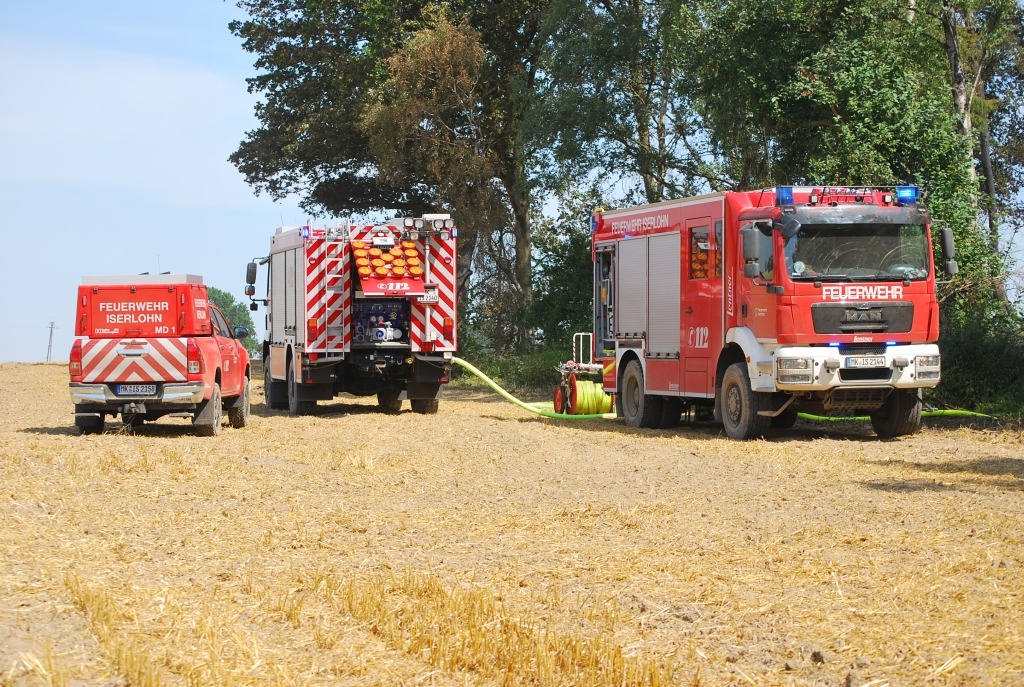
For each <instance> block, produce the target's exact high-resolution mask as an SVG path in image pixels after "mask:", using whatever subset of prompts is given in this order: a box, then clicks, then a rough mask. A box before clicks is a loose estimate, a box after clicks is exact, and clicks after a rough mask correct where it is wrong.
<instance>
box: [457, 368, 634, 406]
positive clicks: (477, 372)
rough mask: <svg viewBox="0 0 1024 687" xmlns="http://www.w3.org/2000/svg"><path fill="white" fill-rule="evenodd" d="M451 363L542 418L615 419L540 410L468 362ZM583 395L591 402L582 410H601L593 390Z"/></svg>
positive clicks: (597, 389)
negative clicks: (503, 387) (506, 389)
mask: <svg viewBox="0 0 1024 687" xmlns="http://www.w3.org/2000/svg"><path fill="white" fill-rule="evenodd" d="M452 362H453V363H455V364H456V365H458V366H460V367H462V368H465V369H466V370H468V371H469V372H472V373H473V374H475V375H476V376H477V377H479V378H480V379H482V380H484V382H486V383H487V385H488V386H489V387H491V388H492V389H494V390H495V391H497V392H498V393H499V394H500V395H501V396H502V397H503V398H505V400H507V401H510V402H511V403H514V404H516V405H517V406H519V407H520V408H522V409H523V410H526V411H529V412H531V413H536V414H537V415H541V416H543V417H550V418H555V419H559V420H562V419H565V420H597V419H606V420H610V419H614V418H615V417H616V415H615V413H611V412H607V411H604V412H591V413H587V414H585V415H568V414H566V413H555V412H552V411H550V410H544V409H542V408H538V407H537V405H539V404H530V403H524V402H523V401H520V400H519V399H518V398H516V397H515V396H513V395H512V394H510V393H509V392H507V391H505V390H504V389H502V388H501V387H500V386H498V385H497V383H495V381H494V380H493V379H491V378H490V377H488V376H487V375H485V374H484V373H483V372H481V371H480V370H478V369H477V368H476V367H475V366H473V364H472V363H469V362H467V361H465V360H463V359H462V358H459V357H455V358H452ZM587 384H590V385H592V386H594V387H595V390H596V391H600V392H601V394H602V395H605V394H604V391H602V390H601V389H599V388H597V385H596V384H594V383H593V382H587ZM583 393H585V394H586V395H587V398H588V399H593V400H588V401H587V403H588V405H586V406H584V409H589V410H598V409H599V408H603V405H602V404H599V402H598V400H597V396H596V394H595V393H594V390H590V389H588V390H587V391H585V392H583ZM607 405H608V409H609V410H610V409H611V404H610V401H609V402H608V404H607Z"/></svg>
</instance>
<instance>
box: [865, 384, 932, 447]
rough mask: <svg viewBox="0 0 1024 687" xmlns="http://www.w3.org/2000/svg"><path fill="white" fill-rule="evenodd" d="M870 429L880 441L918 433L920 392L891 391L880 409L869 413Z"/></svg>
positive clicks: (906, 390)
mask: <svg viewBox="0 0 1024 687" xmlns="http://www.w3.org/2000/svg"><path fill="white" fill-rule="evenodd" d="M871 427H872V428H873V429H874V430H875V434H877V435H878V436H879V437H881V438H882V439H892V438H894V437H899V436H904V435H906V434H916V433H917V432H918V431H920V429H921V392H920V390H918V389H893V390H892V392H891V393H890V394H889V398H887V399H885V403H884V404H882V407H881V408H880V409H878V410H876V411H875V412H873V413H871Z"/></svg>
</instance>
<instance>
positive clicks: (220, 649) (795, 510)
mask: <svg viewBox="0 0 1024 687" xmlns="http://www.w3.org/2000/svg"><path fill="white" fill-rule="evenodd" d="M0 380H2V381H0V403H2V411H3V412H2V416H0V442H2V446H0V470H2V474H3V494H2V498H0V686H3V687H10V686H17V687H26V686H29V685H59V686H77V685H105V686H107V687H115V686H123V685H133V686H139V687H156V686H161V685H227V686H231V685H420V684H426V685H438V686H444V685H613V684H614V685H652V686H654V685H670V684H672V685H674V684H679V685H836V686H847V685H849V686H868V685H871V686H877V687H881V686H882V685H1019V684H1024V596H1022V595H1024V450H1022V449H1024V437H1022V435H1021V433H1020V432H1019V431H1017V430H1014V431H1007V430H996V429H987V428H977V427H975V428H971V427H967V426H957V425H953V424H945V425H944V426H941V427H940V426H936V425H934V424H931V425H929V426H928V428H927V429H926V430H925V431H924V432H922V433H921V434H919V435H917V436H914V437H911V438H905V439H902V440H898V441H892V442H882V441H878V440H876V439H875V438H874V437H873V436H872V435H871V434H870V432H869V430H868V429H867V428H866V427H864V426H862V425H859V424H855V423H841V424H832V425H824V424H809V423H804V422H800V423H798V425H797V427H796V428H795V429H794V430H792V431H790V432H786V433H783V434H780V435H779V436H777V437H774V438H773V439H771V440H768V441H756V442H750V443H738V442H734V441H730V440H727V439H724V438H722V437H721V436H720V433H719V430H718V429H717V428H712V427H702V428H683V429H680V430H630V429H627V428H625V427H624V426H623V425H622V424H620V423H618V422H615V421H609V420H600V421H589V422H588V421H551V420H544V419H541V418H536V417H534V416H531V415H528V414H526V413H525V412H524V411H522V410H520V409H518V408H515V407H514V406H512V405H510V404H507V403H505V402H504V401H501V400H500V399H498V398H497V397H496V396H495V395H494V394H492V393H490V392H489V391H484V390H480V391H477V390H465V389H463V390H461V391H455V392H453V393H452V394H450V396H449V397H448V398H446V399H445V400H443V401H442V403H441V410H440V412H439V414H438V415H436V416H422V415H415V414H413V413H411V412H409V411H408V410H406V411H405V412H403V413H401V414H400V415H397V416H387V415H382V414H379V413H377V412H376V403H375V401H371V400H370V399H351V398H342V399H339V400H337V401H335V402H333V403H330V404H321V406H320V407H319V408H318V412H317V414H316V415H314V416H311V417H290V416H288V415H287V414H286V413H281V412H268V411H267V410H266V409H265V407H264V406H263V404H262V385H261V384H260V383H259V382H257V383H256V384H255V388H254V401H253V402H254V407H253V410H254V417H253V423H252V425H251V426H250V427H248V428H246V429H242V430H233V429H231V428H230V427H228V426H226V425H225V427H224V429H223V431H222V433H221V435H220V436H219V437H216V438H198V437H194V436H192V434H191V427H190V425H189V424H188V423H187V422H186V421H183V420H175V419H165V420H161V421H159V422H157V423H153V424H147V425H145V426H143V427H141V428H140V429H138V430H136V431H135V433H134V434H128V433H125V432H117V431H108V432H107V433H106V434H103V435H99V436H85V437H80V436H77V430H75V429H74V427H73V425H72V415H71V403H70V399H69V398H68V394H67V387H66V369H65V366H64V365H60V364H37V365H30V364H23V365H17V364H2V365H0ZM405 407H406V408H408V404H405Z"/></svg>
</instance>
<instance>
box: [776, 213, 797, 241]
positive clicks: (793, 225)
mask: <svg viewBox="0 0 1024 687" xmlns="http://www.w3.org/2000/svg"><path fill="white" fill-rule="evenodd" d="M774 224H775V226H777V227H778V228H779V229H781V230H782V238H784V239H788V238H791V237H793V236H796V233H797V232H798V231H800V222H799V221H797V218H796V217H794V216H793V215H791V214H788V213H785V212H784V213H782V219H778V220H776V221H775V223H774Z"/></svg>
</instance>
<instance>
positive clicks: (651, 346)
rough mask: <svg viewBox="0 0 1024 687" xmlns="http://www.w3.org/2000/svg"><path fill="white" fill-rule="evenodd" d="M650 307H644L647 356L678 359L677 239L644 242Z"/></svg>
mask: <svg viewBox="0 0 1024 687" xmlns="http://www.w3.org/2000/svg"><path fill="white" fill-rule="evenodd" d="M647 242H648V243H647V246H648V261H647V264H648V265H649V271H648V274H647V278H648V288H647V292H648V293H649V294H650V296H649V298H650V303H649V304H648V306H647V312H648V316H647V353H648V355H649V356H652V357H661V358H665V357H669V358H671V357H676V358H678V357H679V293H680V291H679V271H680V270H679V263H680V260H679V235H678V234H662V235H659V236H651V237H649V238H648V239H647Z"/></svg>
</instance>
